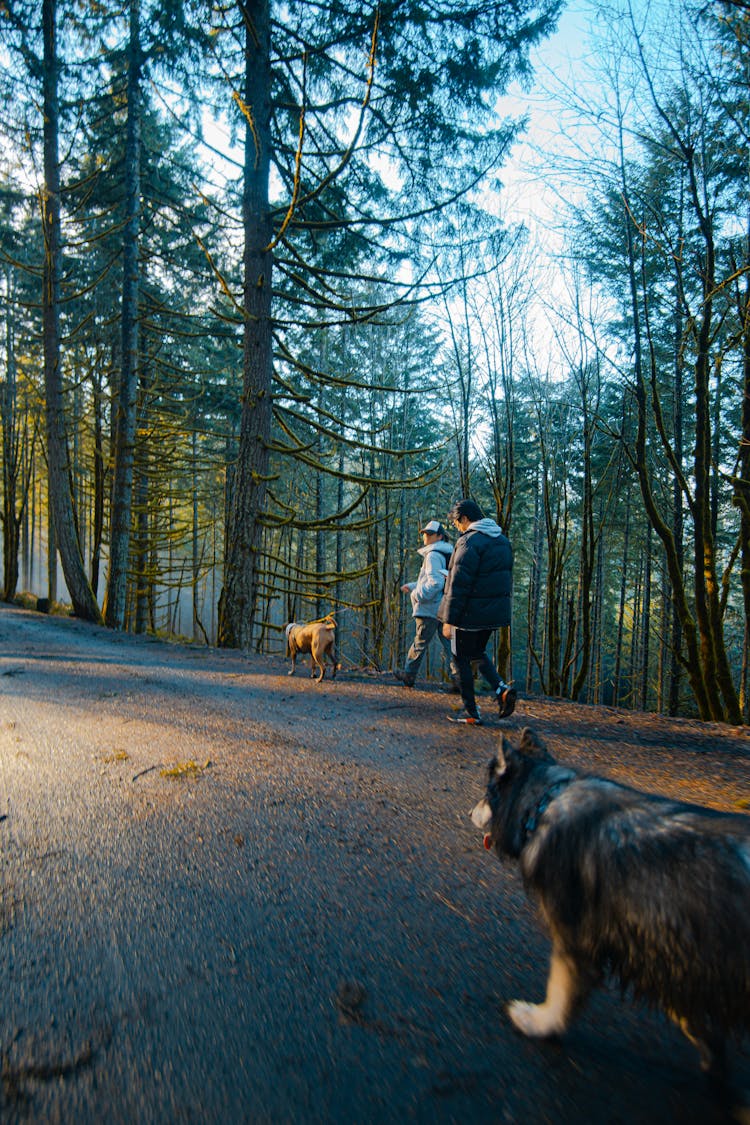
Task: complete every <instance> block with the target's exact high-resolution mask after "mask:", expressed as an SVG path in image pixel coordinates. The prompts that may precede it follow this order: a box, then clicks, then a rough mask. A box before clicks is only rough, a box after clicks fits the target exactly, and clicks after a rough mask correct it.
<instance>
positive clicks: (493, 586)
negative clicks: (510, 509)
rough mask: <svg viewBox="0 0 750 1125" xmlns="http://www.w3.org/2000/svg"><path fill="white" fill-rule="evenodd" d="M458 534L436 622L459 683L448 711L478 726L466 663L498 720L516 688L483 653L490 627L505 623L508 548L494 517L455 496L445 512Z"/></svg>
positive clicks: (509, 708)
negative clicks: (455, 707) (456, 700)
mask: <svg viewBox="0 0 750 1125" xmlns="http://www.w3.org/2000/svg"><path fill="white" fill-rule="evenodd" d="M448 519H449V521H450V522H452V523H453V524H454V525H455V527H456V528H457V529H458V531H460V532H461V536H460V538H459V540H458V542H457V543H456V546H455V549H454V551H453V555H452V557H451V560H450V562H449V564H448V578H447V581H446V584H445V593H444V594H443V598H442V601H441V602H440V607H439V609H438V620H439V621H442V622H443V635H444V636H446V637H449V638H450V641H451V649H452V652H453V655H454V661H455V665H456V668H457V669H458V674H459V677H460V683H461V698H462V700H463V704H464V709H463V711H461V712H459V714H458V715H449V716H448V718H449V719H450V720H451V721H452V722H457V723H468V724H470V725H474V726H476V725H478V724H481V716H480V712H479V708H478V707H477V703H476V697H475V695H474V675H473V672H472V667H471V662H472V660H476V661H478V662H479V671H480V673H481V674H482V676H483V677H484V679H485V680H486V681H487V683H488V684H489V685H490V687H491V688H493V690H494V692H495V695H496V697H497V703H498V710H499V714H500V718H501V719H504V718H506V716H508V715H511V714H512V713H513V710H514V708H515V705H516V692H515V690H514V689H513V688H512V687H510V686H509V685H508V684H506V683H505V681H504V680H502V679H501V678H500V676H499V675H498V672H497V669H496V668H495V665H494V664H493V663H492V660H491V659H490V657H489V656H488V655H487V652H486V651H485V650H486V648H487V642H488V641H489V639H490V636H491V635H492V631H493V630H494V629H498V628H500V627H501V626H503V625H510V620H511V598H512V594H513V548H512V547H511V545H510V540H509V539H508V538H507V537H506V536H505V535H503V533H502V530H501V529H500V528H499V527H498V525H497V524H496V523H495V521H494V520H491V519H485V517H484V516H483V514H482V509H481V508H480V507H479V505H478V504H476V503H475V502H474V501H473V500H468V499H467V500H459V501H458V502H457V503H456V504H454V505H453V507H452V508H451V510H450V512H449V513H448Z"/></svg>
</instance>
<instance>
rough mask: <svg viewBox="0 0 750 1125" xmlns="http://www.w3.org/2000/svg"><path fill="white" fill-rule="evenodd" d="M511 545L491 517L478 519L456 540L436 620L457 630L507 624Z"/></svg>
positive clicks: (510, 576) (509, 596)
mask: <svg viewBox="0 0 750 1125" xmlns="http://www.w3.org/2000/svg"><path fill="white" fill-rule="evenodd" d="M512 588H513V548H512V547H511V545H510V540H509V539H508V538H507V537H506V536H505V535H503V533H502V531H501V530H500V528H499V527H498V526H497V524H496V523H495V522H494V520H481V521H479V526H478V527H473V528H469V530H468V531H465V532H464V534H463V535H462V536H460V538H459V539H458V542H457V543H456V546H455V549H454V551H453V555H452V557H451V560H450V563H449V564H448V578H447V581H446V583H445V593H444V594H443V600H442V601H441V603H440V608H439V609H438V619H439V620H440V621H443V622H445V623H447V624H448V625H456V626H458V628H459V629H497V628H498V627H499V626H501V625H510V618H511V595H512Z"/></svg>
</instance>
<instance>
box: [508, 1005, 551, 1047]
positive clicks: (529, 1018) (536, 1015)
mask: <svg viewBox="0 0 750 1125" xmlns="http://www.w3.org/2000/svg"><path fill="white" fill-rule="evenodd" d="M508 1015H509V1016H510V1018H511V1020H512V1021H513V1024H514V1026H515V1027H517V1028H518V1030H519V1031H520V1032H521V1033H522V1034H523V1035H528V1036H529V1037H531V1038H533V1039H546V1038H547V1037H548V1036H550V1035H559V1034H560V1033H561V1032H562V1031H563V1030H564V1029H563V1027H561V1026H560V1020H559V1019H558V1018H557V1017H556V1016H555V1015H554V1014H553V1013H552V1012H550V1010H549V1008H548V1007H547V1005H546V1004H529V1003H527V1002H526V1001H525V1000H513V1001H511V1003H510V1004H509V1005H508Z"/></svg>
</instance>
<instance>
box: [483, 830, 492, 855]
mask: <svg viewBox="0 0 750 1125" xmlns="http://www.w3.org/2000/svg"><path fill="white" fill-rule="evenodd" d="M484 846H485V848H486V849H487V851H488V852H491V851H492V837H491V836H490V834H489V832H485V834H484Z"/></svg>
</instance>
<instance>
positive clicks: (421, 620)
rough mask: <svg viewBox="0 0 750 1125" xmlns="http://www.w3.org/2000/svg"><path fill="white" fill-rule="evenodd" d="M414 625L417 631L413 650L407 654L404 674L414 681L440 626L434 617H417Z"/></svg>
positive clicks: (412, 645)
mask: <svg viewBox="0 0 750 1125" xmlns="http://www.w3.org/2000/svg"><path fill="white" fill-rule="evenodd" d="M414 623H415V625H416V627H417V631H416V633H415V634H414V640H413V641H412V644H411V648H410V649H409V651H408V652H407V654H406V664H405V665H404V674H405V675H406V676H408V677H409V678H410V679H412V680H413V679H415V678H416V675H417V672H418V671H419V666H420V664H421V663H422V658H423V656H424V654H425V652H426V651H427V646H428V644H429V643H430V641H431V640H432V638H433V637H434V636H435V631H436V630H437V627H438V624H439V623H438V621H437V620H436V619H435V618H434V617H415V618H414Z"/></svg>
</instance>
